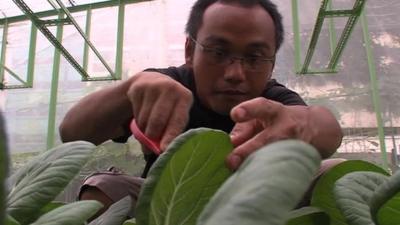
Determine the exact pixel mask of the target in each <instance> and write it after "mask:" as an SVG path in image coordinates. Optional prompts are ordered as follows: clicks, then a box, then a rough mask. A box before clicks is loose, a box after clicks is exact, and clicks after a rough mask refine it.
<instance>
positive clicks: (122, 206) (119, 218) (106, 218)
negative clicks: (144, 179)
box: [89, 196, 133, 225]
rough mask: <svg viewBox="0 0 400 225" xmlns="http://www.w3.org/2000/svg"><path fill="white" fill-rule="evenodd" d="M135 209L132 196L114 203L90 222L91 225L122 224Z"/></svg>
mask: <svg viewBox="0 0 400 225" xmlns="http://www.w3.org/2000/svg"><path fill="white" fill-rule="evenodd" d="M132 211H133V206H132V200H131V197H130V196H126V197H125V198H123V199H121V200H119V201H118V202H116V203H114V204H112V205H111V206H110V208H108V209H107V211H105V212H104V213H103V214H101V216H99V217H98V218H97V219H95V220H93V221H92V222H90V223H89V225H115V224H122V223H123V222H124V221H125V220H126V219H127V218H128V216H129V214H130V213H131V212H132Z"/></svg>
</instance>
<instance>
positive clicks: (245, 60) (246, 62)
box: [189, 36, 275, 73]
mask: <svg viewBox="0 0 400 225" xmlns="http://www.w3.org/2000/svg"><path fill="white" fill-rule="evenodd" d="M189 38H190V40H191V41H193V43H194V44H195V45H198V46H199V47H200V48H201V50H202V51H203V52H211V53H214V54H215V53H222V54H223V55H224V56H223V57H222V58H223V59H222V60H221V62H215V63H214V64H215V65H220V66H228V65H230V64H232V63H234V62H235V60H239V62H240V64H241V65H242V66H243V68H244V69H245V70H246V71H248V72H253V73H257V72H264V71H262V70H257V69H253V68H251V67H252V65H251V62H250V61H252V60H254V59H256V60H260V62H270V63H271V64H272V66H273V65H274V64H275V54H274V55H273V56H272V57H261V56H260V57H258V56H257V57H245V56H242V57H238V56H235V55H234V54H232V53H230V52H224V51H221V50H218V49H216V48H212V47H207V46H205V45H204V44H202V43H200V42H198V41H197V40H196V39H194V38H193V37H192V36H189ZM215 55H217V54H215Z"/></svg>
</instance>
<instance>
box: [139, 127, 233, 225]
mask: <svg viewBox="0 0 400 225" xmlns="http://www.w3.org/2000/svg"><path fill="white" fill-rule="evenodd" d="M232 149H233V146H232V143H231V142H230V138H229V136H228V135H227V134H226V133H225V132H222V131H218V130H212V129H207V128H199V129H194V130H190V131H188V132H185V133H184V134H182V135H180V136H178V137H177V138H176V139H175V140H174V141H173V143H171V145H170V146H169V147H168V149H167V151H166V152H165V153H163V154H162V155H161V156H160V157H159V159H158V160H157V161H156V162H155V164H154V166H153V167H152V169H151V171H150V172H149V176H148V177H147V179H146V181H145V183H144V184H143V187H142V191H141V193H140V196H139V200H138V204H137V208H136V211H135V213H136V221H137V224H139V225H152V224H158V225H160V224H174V225H178V224H185V225H188V224H195V221H196V219H197V217H198V214H200V212H201V211H202V210H203V208H204V206H205V204H206V203H207V202H208V200H209V199H210V198H211V196H213V195H214V193H215V192H216V190H217V189H218V188H219V187H220V185H221V184H222V183H223V182H224V181H225V180H226V179H227V178H228V177H229V176H230V174H231V172H230V171H229V170H228V169H227V168H226V167H225V163H224V162H225V158H226V156H227V155H228V154H229V152H231V150H232Z"/></svg>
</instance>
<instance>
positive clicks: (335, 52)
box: [292, 0, 366, 74]
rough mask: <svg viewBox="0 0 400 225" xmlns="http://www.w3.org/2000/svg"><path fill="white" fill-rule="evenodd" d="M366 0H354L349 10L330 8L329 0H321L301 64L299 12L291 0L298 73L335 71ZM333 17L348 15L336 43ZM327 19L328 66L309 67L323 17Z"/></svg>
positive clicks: (294, 1) (295, 1) (294, 0)
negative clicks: (328, 34) (329, 51)
mask: <svg viewBox="0 0 400 225" xmlns="http://www.w3.org/2000/svg"><path fill="white" fill-rule="evenodd" d="M365 2H366V0H356V1H355V3H354V6H353V8H352V9H350V10H332V9H331V7H332V5H331V0H322V2H321V6H320V9H319V12H318V16H317V21H316V23H315V26H314V30H313V33H312V35H311V40H310V44H309V46H308V49H307V53H306V56H305V59H304V63H303V65H301V39H300V32H299V30H300V29H299V26H300V25H299V14H298V2H297V0H292V13H293V32H294V45H295V57H296V59H295V60H296V61H295V69H296V73H298V74H323V73H336V72H337V64H338V61H339V59H340V57H341V55H342V53H343V50H344V48H345V47H346V44H347V41H348V39H349V37H350V35H351V33H352V31H353V29H354V26H355V24H356V22H357V20H358V18H359V16H360V14H361V12H362V10H363V8H364V5H365ZM335 17H348V18H349V19H348V20H347V23H346V26H345V27H344V29H343V31H342V34H341V37H340V39H339V41H338V42H337V44H336V34H335V33H334V32H333V31H334V23H333V18H335ZM327 18H328V19H330V20H329V31H330V32H329V33H330V47H331V57H330V60H329V63H328V66H327V67H326V68H323V69H310V63H311V60H312V57H313V55H314V52H315V48H316V46H317V43H318V39H319V36H320V33H321V30H322V26H323V23H324V20H325V19H327Z"/></svg>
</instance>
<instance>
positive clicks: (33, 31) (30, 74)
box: [26, 23, 37, 87]
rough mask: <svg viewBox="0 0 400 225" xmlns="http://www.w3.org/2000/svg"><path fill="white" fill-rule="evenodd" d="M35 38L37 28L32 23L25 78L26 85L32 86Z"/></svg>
mask: <svg viewBox="0 0 400 225" xmlns="http://www.w3.org/2000/svg"><path fill="white" fill-rule="evenodd" d="M36 38H37V28H36V26H35V25H34V24H33V23H32V26H31V39H30V44H29V58H28V72H27V80H26V84H27V86H28V87H33V74H34V71H35V56H36Z"/></svg>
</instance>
